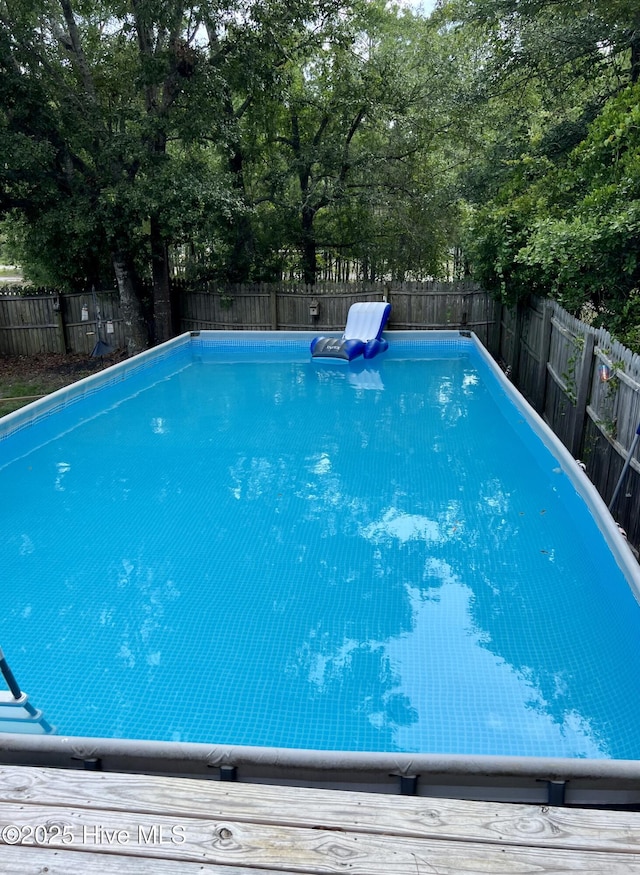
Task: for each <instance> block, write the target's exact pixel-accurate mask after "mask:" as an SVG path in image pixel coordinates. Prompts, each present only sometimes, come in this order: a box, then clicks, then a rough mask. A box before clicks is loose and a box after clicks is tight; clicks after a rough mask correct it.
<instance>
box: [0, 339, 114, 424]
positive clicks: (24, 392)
mask: <svg viewBox="0 0 640 875" xmlns="http://www.w3.org/2000/svg"><path fill="white" fill-rule="evenodd" d="M111 363H112V361H111V360H109V361H105V362H102V361H101V360H100V361H98V360H97V359H91V358H88V357H87V356H86V355H59V354H42V355H37V356H0V416H6V414H7V413H13V411H14V410H18V409H19V408H20V407H23V406H24V405H25V404H29V403H30V402H31V401H35V400H36V398H40V397H42V396H43V395H48V394H49V393H51V392H55V391H56V389H62V387H63V386H68V385H69V384H70V383H75V382H76V380H80V379H81V378H82V377H87V376H89V374H94V373H95V372H96V371H97V370H101V369H102V368H103V367H104V366H105V365H106V364H111Z"/></svg>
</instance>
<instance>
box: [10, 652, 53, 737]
mask: <svg viewBox="0 0 640 875" xmlns="http://www.w3.org/2000/svg"><path fill="white" fill-rule="evenodd" d="M0 672H1V673H2V677H3V678H4V680H5V682H6V684H7V686H8V687H9V689H8V690H0V732H22V733H25V734H31V735H52V734H53V733H55V731H56V730H55V727H53V726H51V725H50V724H49V723H48V722H47V721H46V720H45V719H44V717H43V716H42V711H38V710H37V709H36V708H34V707H33V705H32V704H31V702H30V701H29V696H27V694H26V693H23V692H22V690H21V689H20V687H19V685H18V682H17V681H16V679H15V677H14V674H13V672H12V671H11V669H10V668H9V665H8V664H7V660H6V659H5V656H4V653H3V652H2V648H1V647H0Z"/></svg>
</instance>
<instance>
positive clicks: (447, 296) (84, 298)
mask: <svg viewBox="0 0 640 875" xmlns="http://www.w3.org/2000/svg"><path fill="white" fill-rule="evenodd" d="M174 291H175V292H176V294H175V297H176V300H177V304H178V310H179V315H178V320H177V321H178V323H179V324H178V326H177V329H178V333H181V332H183V331H196V330H199V329H206V328H210V329H251V330H256V331H265V330H282V331H300V330H311V331H314V330H318V331H331V330H341V329H343V328H344V326H345V323H346V319H347V313H348V310H349V307H350V306H351V304H353V303H355V302H356V301H380V300H382V299H383V298H386V299H387V300H388V301H390V302H391V304H392V310H391V320H390V323H389V328H391V329H396V330H397V329H405V328H449V327H465V328H468V329H470V330H473V331H475V332H476V333H477V334H478V336H479V337H480V339H481V340H482V341H483V342H485V343H486V345H487V346H489V347H490V348H491V347H492V346H493V345H494V344H495V343H496V338H495V337H494V334H493V331H494V328H495V325H496V323H497V314H498V312H499V305H498V304H497V303H496V302H495V301H494V300H493V299H492V298H491V297H490V296H489V295H488V294H487V293H486V292H483V291H482V289H480V288H479V286H478V285H477V284H475V283H469V282H455V283H437V282H429V283H322V284H316V285H314V286H305V285H297V284H294V285H287V284H260V285H246V286H245V285H240V286H226V285H225V286H221V285H216V284H203V286H202V287H201V288H198V289H193V288H190V287H188V286H186V285H184V284H181V283H180V282H176V283H175V289H174ZM314 302H315V303H316V304H317V314H318V315H317V316H314V315H312V313H313V312H314V310H313V309H312V303H314ZM83 309H84V317H85V318H83ZM98 337H99V339H101V340H102V341H103V342H108V343H110V344H111V345H112V346H113V347H114V348H121V347H124V345H125V338H124V331H123V320H122V317H121V314H120V305H119V301H118V295H117V293H116V292H115V291H111V290H110V291H100V292H96V293H92V292H84V293H77V294H76V293H74V294H64V295H46V296H34V297H17V296H12V295H10V294H4V295H3V294H0V353H4V354H8V355H34V354H38V353H46V352H65V351H66V352H72V353H80V354H83V353H86V354H90V353H91V351H92V349H93V348H94V345H95V343H96V340H97V339H98Z"/></svg>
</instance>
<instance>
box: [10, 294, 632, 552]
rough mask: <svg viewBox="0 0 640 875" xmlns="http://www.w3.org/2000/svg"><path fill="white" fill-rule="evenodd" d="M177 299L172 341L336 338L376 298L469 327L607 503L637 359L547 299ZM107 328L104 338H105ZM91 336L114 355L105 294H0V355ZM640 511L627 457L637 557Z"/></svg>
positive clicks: (429, 322) (427, 318) (112, 317)
mask: <svg viewBox="0 0 640 875" xmlns="http://www.w3.org/2000/svg"><path fill="white" fill-rule="evenodd" d="M176 290H177V291H179V295H177V298H178V301H179V305H180V312H179V331H180V332H184V331H197V330H200V329H207V328H212V329H252V330H291V331H297V330H312V331H318V332H321V331H340V330H342V329H343V328H344V325H345V322H346V316H347V312H348V310H349V307H350V306H351V304H352V303H355V302H356V301H379V300H382V299H383V298H386V299H387V300H388V301H390V302H391V304H392V311H391V319H390V322H389V328H390V329H391V330H401V329H429V328H466V329H469V330H472V331H474V332H475V333H476V334H477V335H478V337H479V338H480V340H481V341H482V342H483V343H484V344H485V346H486V347H487V348H488V350H489V351H490V352H491V354H492V355H493V356H494V357H495V358H497V359H498V360H499V361H500V362H501V363H502V364H503V366H504V367H505V368H507V369H508V370H509V372H510V375H511V379H512V380H513V382H514V384H515V385H516V386H517V388H518V389H519V390H520V391H521V392H522V393H523V395H524V396H525V397H526V398H527V400H528V401H529V402H530V403H531V404H532V406H533V407H534V408H535V409H536V410H537V411H538V413H540V414H541V416H542V417H543V418H544V419H545V420H546V422H547V423H548V425H549V426H550V427H551V428H552V429H553V431H554V432H555V433H556V434H557V435H558V436H559V437H560V439H561V440H562V441H563V443H564V444H565V445H566V446H567V448H568V449H569V450H570V452H571V453H572V454H573V455H574V457H575V458H579V459H581V460H582V461H583V462H584V463H585V465H586V468H587V473H588V475H589V477H590V479H591V480H592V482H593V483H594V484H595V486H596V488H597V489H598V491H599V492H600V494H601V495H602V497H603V498H604V500H605V501H606V502H607V503H608V502H609V501H610V500H611V496H612V495H613V491H614V489H615V486H616V484H617V482H618V479H619V477H620V474H621V471H622V468H623V465H624V463H625V460H626V458H627V455H628V452H629V449H630V447H631V445H632V442H633V438H634V436H635V431H636V428H637V426H638V423H639V422H640V356H637V355H635V354H633V353H631V352H630V351H629V350H628V349H626V348H625V347H624V346H622V345H621V344H620V343H618V342H616V341H615V340H613V339H612V338H611V336H610V334H609V333H608V332H606V331H604V330H603V329H594V328H592V327H591V326H589V325H587V324H585V323H584V322H581V321H580V320H578V319H575V318H574V317H573V316H571V315H570V314H569V313H567V312H566V311H565V310H563V309H562V307H560V306H559V305H558V304H557V303H556V302H555V301H551V300H542V299H536V298H532V299H530V300H528V301H525V302H522V303H521V304H520V305H519V306H518V307H515V308H512V309H510V308H507V307H504V306H502V305H501V304H500V303H499V302H496V301H495V300H493V299H492V298H491V297H490V296H489V295H488V294H487V293H486V292H484V291H483V290H482V289H481V288H480V287H479V286H478V285H477V284H474V283H471V282H454V283H436V282H431V283H357V284H356V283H349V284H338V283H326V284H325V283H322V284H317V285H315V286H304V285H300V284H269V285H267V284H265V285H254V286H218V285H215V284H209V285H203V286H201V287H198V288H192V287H189V286H187V285H185V284H179V283H176ZM312 302H313V303H314V304H317V310H318V316H317V317H315V316H313V315H312V312H313V308H312V306H311V305H312ZM83 307H86V315H87V319H83V314H82V311H83ZM97 311H99V312H97ZM98 317H99V318H98ZM108 325H109V327H110V329H112V330H113V333H111V334H107V333H106V332H107V326H108ZM98 339H101V340H103V341H107V342H109V343H110V344H111V345H112V346H113V347H114V348H122V347H124V343H125V339H124V326H123V321H122V318H121V315H120V308H119V303H118V296H117V293H116V292H115V291H113V290H108V291H100V292H96V293H95V295H94V294H93V293H92V292H87V293H76V294H64V295H56V294H47V295H34V296H29V297H24V296H22V295H20V296H16V295H11V294H10V293H8V294H0V354H5V355H34V354H38V353H44V352H58V353H60V352H74V353H80V354H83V353H86V354H87V355H90V353H91V351H92V349H93V348H94V346H95V344H96V342H97V340H98ZM639 511H640V464H639V463H638V462H637V461H636V460H635V459H633V460H632V461H631V464H630V468H629V471H628V473H627V477H626V482H625V486H624V488H623V489H622V491H621V493H620V495H619V497H618V499H617V501H616V505H615V507H614V508H613V512H614V516H615V517H616V519H617V520H618V521H619V522H620V524H621V525H622V526H623V528H624V529H626V531H627V533H628V537H629V542H630V543H631V544H632V546H634V547H635V548H636V549H638V548H640V512H639Z"/></svg>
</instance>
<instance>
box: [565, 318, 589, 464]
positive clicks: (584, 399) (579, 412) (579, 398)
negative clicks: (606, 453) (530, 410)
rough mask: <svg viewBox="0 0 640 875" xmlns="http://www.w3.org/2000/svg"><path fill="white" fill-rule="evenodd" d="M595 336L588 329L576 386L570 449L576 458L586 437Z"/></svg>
mask: <svg viewBox="0 0 640 875" xmlns="http://www.w3.org/2000/svg"><path fill="white" fill-rule="evenodd" d="M594 347H595V336H594V333H593V331H592V330H591V329H587V333H586V335H584V346H583V347H582V358H581V361H580V377H579V380H578V384H577V386H576V410H575V416H574V418H573V428H572V430H571V441H570V449H571V453H572V454H573V456H574V458H575V457H577V456H578V455H579V454H580V450H581V448H582V440H583V437H584V423H585V419H586V416H587V404H588V403H589V392H590V389H591V377H592V373H593V350H594Z"/></svg>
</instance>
